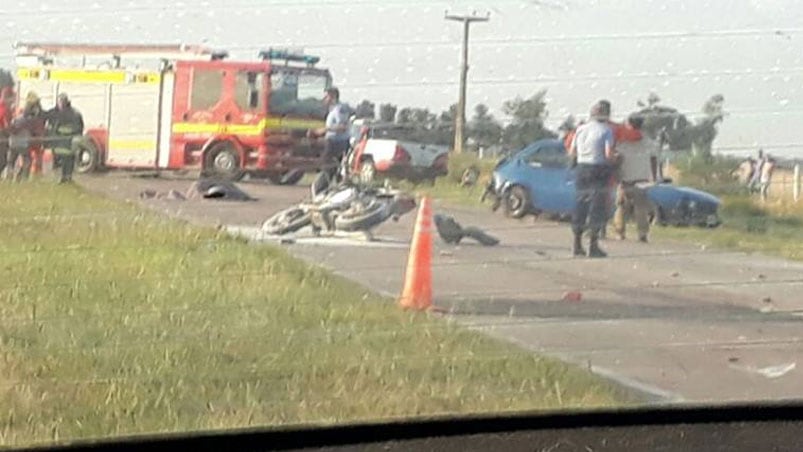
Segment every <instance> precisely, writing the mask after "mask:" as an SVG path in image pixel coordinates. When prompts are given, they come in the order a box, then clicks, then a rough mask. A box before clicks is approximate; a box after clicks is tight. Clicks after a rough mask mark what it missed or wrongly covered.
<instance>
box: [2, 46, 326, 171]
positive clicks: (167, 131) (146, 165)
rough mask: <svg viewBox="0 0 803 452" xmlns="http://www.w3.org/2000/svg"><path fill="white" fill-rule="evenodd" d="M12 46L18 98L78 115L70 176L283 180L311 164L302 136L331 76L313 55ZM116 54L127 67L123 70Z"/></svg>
mask: <svg viewBox="0 0 803 452" xmlns="http://www.w3.org/2000/svg"><path fill="white" fill-rule="evenodd" d="M15 50H16V53H17V66H18V74H17V75H18V79H19V82H18V83H19V86H18V90H17V92H18V93H19V94H18V95H19V96H20V97H24V96H25V95H26V94H27V93H28V92H29V91H35V92H36V93H37V94H39V97H40V98H41V99H42V102H43V105H44V106H45V108H48V106H49V105H52V104H53V103H54V101H55V99H56V97H57V96H58V95H59V94H60V93H67V94H68V95H69V96H70V98H71V99H72V103H73V105H74V106H75V108H77V109H78V110H79V111H80V112H81V113H82V115H83V116H84V123H85V124H86V130H85V137H84V139H82V140H78V142H79V143H80V144H79V145H78V158H77V159H76V162H77V163H76V171H78V172H91V171H95V170H98V169H100V168H103V167H106V168H129V169H158V170H199V171H200V172H201V174H202V176H209V177H216V178H221V179H228V180H239V179H240V178H242V177H243V176H244V175H245V174H249V175H250V176H251V177H267V178H269V179H271V180H272V181H274V182H276V183H282V184H290V183H295V182H297V181H298V180H300V179H301V177H303V174H304V172H307V171H314V170H317V169H318V168H319V167H320V163H321V162H320V159H319V157H320V155H321V152H322V149H323V146H322V144H321V143H320V142H319V141H318V140H311V139H308V138H307V131H308V130H309V129H313V128H320V127H323V125H324V119H325V116H326V109H325V107H324V105H323V98H324V94H325V90H326V88H328V87H330V86H331V75H330V73H329V71H328V70H326V69H321V68H317V67H315V64H316V63H317V62H318V58H317V57H312V56H308V55H302V54H294V53H291V52H287V51H278V50H267V51H263V52H260V54H259V59H258V60H257V61H247V62H242V61H229V60H227V59H226V58H227V54H225V53H223V52H214V51H212V50H210V49H207V48H204V47H200V46H184V45H177V46H170V45H167V46H157V45H75V44H68V45H64V44H24V43H23V44H16V45H15ZM123 58H126V62H127V63H128V62H129V61H130V62H134V63H135V64H132V65H129V66H123V64H122V59H123ZM70 59H72V60H73V61H72V62H68V61H69V60H70ZM98 59H100V63H99V64H95V65H92V64H91V63H90V61H91V60H98ZM64 60H68V61H67V62H65V61H64ZM75 60H80V63H77V62H76V61H75ZM154 62H156V65H155V66H156V67H155V68H153V67H146V65H145V64H147V63H151V65H153V64H152V63H154ZM143 63H145V64H143Z"/></svg>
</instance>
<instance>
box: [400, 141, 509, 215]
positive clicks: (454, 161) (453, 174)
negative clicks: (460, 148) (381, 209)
mask: <svg viewBox="0 0 803 452" xmlns="http://www.w3.org/2000/svg"><path fill="white" fill-rule="evenodd" d="M495 165H496V161H495V160H492V159H480V158H478V157H477V155H476V154H473V153H465V154H460V155H458V154H454V155H450V156H449V174H447V175H446V176H444V177H439V178H438V179H436V180H435V183H434V184H428V183H421V184H412V183H410V182H401V184H400V185H401V187H402V188H404V189H406V190H409V191H411V192H414V193H416V194H420V195H429V196H430V197H432V198H433V199H437V200H439V201H442V202H445V203H447V204H451V205H458V206H466V207H480V206H482V203H481V202H480V198H481V197H482V193H483V192H484V191H485V186H486V184H487V183H488V181H489V180H490V178H491V176H492V174H493V170H494V166H495ZM470 167H474V168H476V169H477V170H479V172H480V176H479V179H478V180H477V182H476V183H475V184H474V185H472V186H468V187H463V186H461V185H460V182H461V178H462V176H463V172H464V171H465V170H466V169H468V168H470Z"/></svg>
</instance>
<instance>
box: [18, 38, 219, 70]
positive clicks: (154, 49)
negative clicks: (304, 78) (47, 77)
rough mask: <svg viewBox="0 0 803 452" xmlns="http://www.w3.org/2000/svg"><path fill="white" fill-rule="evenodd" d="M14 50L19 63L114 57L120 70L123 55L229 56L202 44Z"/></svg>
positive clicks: (21, 47) (171, 58)
mask: <svg viewBox="0 0 803 452" xmlns="http://www.w3.org/2000/svg"><path fill="white" fill-rule="evenodd" d="M14 50H15V52H16V56H17V59H18V60H21V59H30V58H31V57H35V58H38V59H39V60H40V61H43V62H52V60H53V58H54V57H59V56H72V57H82V58H83V59H84V60H85V59H86V57H88V56H94V57H103V56H107V57H111V58H112V59H113V60H114V62H115V66H116V67H117V68H119V67H120V61H121V58H122V57H123V56H125V57H130V58H139V59H158V60H162V61H176V60H220V59H224V58H226V57H227V56H228V53H227V52H225V51H214V50H212V49H210V48H207V47H203V46H199V45H186V44H67V43H31V42H17V43H15V44H14Z"/></svg>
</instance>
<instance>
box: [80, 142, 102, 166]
mask: <svg viewBox="0 0 803 452" xmlns="http://www.w3.org/2000/svg"><path fill="white" fill-rule="evenodd" d="M75 149H76V153H75V172H76V173H82V174H86V173H91V172H94V171H97V170H98V169H99V168H100V152H98V149H97V148H96V147H95V145H94V144H93V143H92V142H91V141H89V140H80V141H77V142H76V143H75Z"/></svg>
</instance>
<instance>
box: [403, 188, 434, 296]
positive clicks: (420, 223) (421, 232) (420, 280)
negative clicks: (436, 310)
mask: <svg viewBox="0 0 803 452" xmlns="http://www.w3.org/2000/svg"><path fill="white" fill-rule="evenodd" d="M399 305H400V306H401V307H402V308H404V309H415V310H417V311H426V310H428V309H431V308H432V206H431V205H430V200H429V197H427V196H425V197H424V198H423V199H422V200H421V207H420V208H419V209H418V216H417V217H416V220H415V229H414V231H413V243H412V244H410V256H409V257H408V258H407V271H406V272H405V275H404V290H402V295H401V299H400V300H399Z"/></svg>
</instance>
